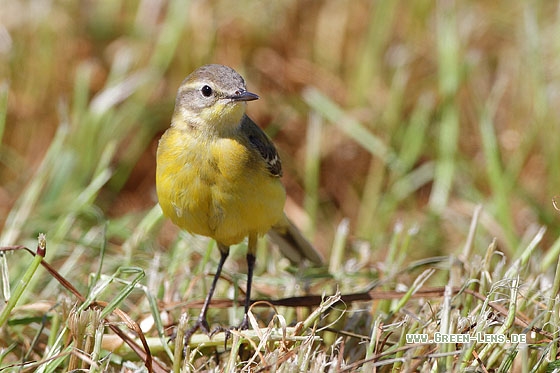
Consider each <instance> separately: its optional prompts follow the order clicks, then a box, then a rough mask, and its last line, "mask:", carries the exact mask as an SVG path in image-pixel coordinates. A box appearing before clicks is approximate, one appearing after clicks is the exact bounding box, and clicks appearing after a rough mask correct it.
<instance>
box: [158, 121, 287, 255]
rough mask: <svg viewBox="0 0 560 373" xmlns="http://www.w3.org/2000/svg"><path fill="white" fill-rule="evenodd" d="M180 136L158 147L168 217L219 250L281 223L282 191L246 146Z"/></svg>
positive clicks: (172, 134) (175, 133) (172, 132)
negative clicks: (208, 239) (213, 242)
mask: <svg viewBox="0 0 560 373" xmlns="http://www.w3.org/2000/svg"><path fill="white" fill-rule="evenodd" d="M184 131H186V130H181V129H177V128H174V127H171V128H170V129H169V130H168V131H167V132H166V133H165V134H164V135H163V136H162V138H161V140H160V142H159V146H158V153H157V174H156V188H157V195H158V199H159V203H160V205H161V208H162V210H163V212H164V214H165V215H166V216H167V217H169V218H170V219H171V220H172V221H173V222H174V223H175V224H177V225H178V226H179V227H181V228H182V229H185V230H187V231H189V232H191V233H194V234H200V235H204V236H208V237H211V238H214V239H215V240H217V241H218V242H220V243H222V244H224V245H232V244H235V243H239V242H240V241H241V240H243V238H244V237H246V236H247V235H249V234H250V233H257V234H264V233H266V232H267V231H268V230H269V229H270V228H271V226H272V225H274V224H276V223H278V222H279V221H280V220H281V219H282V218H283V209H284V202H285V199H286V195H285V191H284V187H283V186H282V183H281V182H280V179H279V178H277V177H272V176H270V175H269V173H268V172H267V171H266V167H265V164H264V162H263V160H262V159H260V155H259V154H258V153H256V152H254V151H251V149H250V148H248V146H250V145H248V144H244V143H243V141H242V140H240V139H235V138H206V139H204V140H202V139H201V138H197V137H191V136H185V132H184Z"/></svg>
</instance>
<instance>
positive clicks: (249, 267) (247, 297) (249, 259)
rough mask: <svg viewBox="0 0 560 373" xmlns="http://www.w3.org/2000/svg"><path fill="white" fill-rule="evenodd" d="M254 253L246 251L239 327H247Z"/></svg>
mask: <svg viewBox="0 0 560 373" xmlns="http://www.w3.org/2000/svg"><path fill="white" fill-rule="evenodd" d="M255 261H256V258H255V255H253V254H251V253H247V292H246V293H245V314H244V315H243V321H242V322H241V324H240V325H239V329H241V330H243V329H247V328H249V317H248V316H247V313H248V312H249V306H250V305H251V288H252V286H253V270H254V269H255Z"/></svg>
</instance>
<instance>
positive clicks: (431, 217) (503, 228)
mask: <svg viewBox="0 0 560 373" xmlns="http://www.w3.org/2000/svg"><path fill="white" fill-rule="evenodd" d="M559 16H560V13H559V7H558V4H557V3H556V2H538V1H529V2H511V1H492V2H485V1H468V2H462V1H451V0H439V1H427V0H411V1H393V0H379V1H360V0H332V1H327V0H325V1H316V0H303V1H302V0H297V1H296V0H283V1H249V0H236V1H229V0H213V1H200V0H198V1H197V0H195V1H184V0H169V1H165V0H143V1H130V0H111V1H86V0H83V1H69V0H59V1H47V0H35V1H23V0H22V1H14V0H4V1H2V4H1V6H0V77H1V82H0V110H1V113H2V115H0V118H1V122H0V138H1V141H2V142H1V148H0V226H3V228H2V235H1V236H0V237H1V241H0V243H1V244H2V245H14V244H25V245H29V246H30V247H34V246H35V244H34V242H35V238H36V236H37V233H38V232H46V233H47V238H48V240H49V241H48V242H50V243H51V245H52V247H53V248H52V250H51V251H50V254H49V255H50V256H49V257H48V258H50V260H52V261H54V262H56V261H57V260H59V261H60V263H59V264H61V263H62V262H64V263H66V265H67V266H68V268H72V265H75V263H76V262H79V263H83V265H84V268H83V269H84V270H85V271H88V270H94V268H95V265H96V264H95V263H96V254H97V249H98V247H100V246H102V245H103V242H108V243H109V249H110V250H109V251H110V252H112V253H113V254H114V255H115V256H114V257H115V258H119V257H122V253H123V252H126V255H127V256H126V258H128V261H130V260H131V258H132V256H133V255H138V256H136V257H135V260H140V262H139V263H140V265H141V266H144V264H145V263H143V262H142V261H141V260H142V258H145V260H147V261H148V260H150V259H151V258H152V256H153V255H154V253H157V252H158V251H159V250H163V249H164V248H165V247H167V246H168V245H171V244H173V243H175V244H177V234H178V232H177V229H176V228H174V227H173V226H172V225H171V224H170V223H169V222H165V221H163V220H162V219H159V218H158V219H159V220H158V219H156V220H157V222H155V223H154V224H153V225H149V229H148V228H146V230H144V231H141V228H142V227H143V226H142V225H139V224H141V222H146V215H147V214H148V213H149V212H150V211H152V210H151V209H152V207H153V206H154V205H155V204H156V203H157V200H156V196H155V185H154V174H155V150H156V147H157V141H158V138H159V136H160V135H161V134H162V133H163V131H164V130H165V129H166V128H167V127H168V125H169V121H170V117H171V114H172V111H173V105H174V99H175V92H176V90H177V88H178V87H179V85H180V83H181V81H182V80H183V79H184V77H185V76H186V75H188V74H189V73H190V72H191V71H193V70H194V69H195V68H197V67H198V66H200V65H203V64H206V63H221V64H226V65H228V66H231V67H233V68H234V69H236V70H237V71H239V72H240V73H241V74H242V75H243V76H244V77H245V79H246V81H247V85H248V88H249V90H251V91H253V92H255V93H257V94H258V95H259V96H260V97H261V99H260V100H258V101H255V102H251V103H250V104H249V106H248V112H249V115H250V116H251V117H252V118H253V119H254V120H255V122H256V123H258V124H259V125H260V126H261V127H262V128H263V129H265V130H266V132H267V133H268V134H269V135H270V136H271V137H272V138H273V139H274V141H275V143H276V145H277V147H278V148H279V151H280V154H281V156H282V159H283V164H284V169H285V171H284V175H285V176H284V178H283V181H284V184H285V185H286V188H287V191H288V194H289V201H288V203H287V207H286V210H287V213H288V215H289V216H291V217H292V218H293V219H294V220H295V221H296V222H297V225H299V226H300V227H301V228H302V229H303V230H304V231H305V232H306V234H307V235H308V236H309V237H310V238H311V239H312V240H313V242H314V243H315V244H316V245H317V247H318V248H319V250H321V251H322V252H323V253H324V254H325V256H326V257H329V255H330V254H331V249H332V245H333V237H334V235H335V232H336V230H337V227H339V224H340V223H341V221H343V219H344V218H348V219H349V235H348V237H349V239H348V241H347V244H346V245H345V247H346V249H345V251H344V255H345V256H346V257H345V258H343V259H344V260H349V259H351V258H354V259H355V260H357V261H359V262H360V263H365V264H364V265H370V264H372V263H375V262H376V261H377V260H379V259H380V258H383V256H384V255H385V253H386V251H387V247H388V246H389V245H390V244H391V242H392V240H395V239H403V238H402V237H403V236H402V232H406V234H404V235H405V236H406V237H408V239H409V241H408V242H409V245H410V246H411V248H412V249H413V250H411V251H410V252H409V253H411V254H410V257H411V258H417V259H418V258H422V257H425V256H428V255H429V256H433V255H438V254H443V253H447V252H449V251H453V250H456V249H457V248H458V247H461V246H462V245H463V242H464V240H465V238H466V236H467V232H468V227H469V224H470V221H471V218H472V215H473V211H474V210H475V206H476V205H478V204H482V206H483V213H482V215H481V229H480V230H479V235H478V236H477V240H479V241H477V242H478V243H479V245H480V246H479V247H481V248H482V249H481V250H483V249H484V247H486V246H487V245H488V243H489V241H490V240H491V238H493V237H496V238H497V239H498V244H499V247H500V249H501V250H502V251H504V252H509V253H514V252H516V250H517V249H518V247H519V246H520V244H521V243H523V241H524V240H526V237H531V236H532V234H534V232H535V229H536V227H537V226H539V225H545V226H546V227H547V228H548V230H547V233H546V236H545V240H544V241H543V242H544V243H546V242H551V241H552V240H554V239H555V238H556V236H557V235H558V225H557V222H558V212H557V211H556V210H555V209H554V207H553V204H552V202H551V201H552V198H553V197H554V196H555V194H560V193H559V187H560V172H559V171H558V162H559V161H560V146H559V143H560V142H559V141H558V140H559V134H560V131H559V123H560V121H559V119H560V112H559V110H560V105H559V102H560V101H559V100H560V84H559V83H560V80H559V79H560V37H559V35H560V20H559ZM152 212H153V211H152ZM156 215H157V214H156ZM343 227H344V225H343ZM399 235H401V236H399ZM99 237H102V238H99ZM131 237H132V238H131ZM399 237H400V238H399ZM127 245H128V246H127ZM131 245H132V246H131ZM127 250H128V251H127ZM69 253H72V254H76V253H79V255H78V254H76V255H78V257H79V258H80V259H76V261H74V262H72V263H73V264H72V263H68V262H67V261H65V260H66V259H63V258H67V256H68V255H69ZM138 253H140V254H138ZM84 259H87V260H84ZM407 259H410V258H407ZM126 262H127V260H124V259H123V262H122V263H126ZM137 263H138V262H137ZM115 265H117V264H115ZM90 266H91V267H90ZM146 266H147V265H146ZM69 272H70V271H69Z"/></svg>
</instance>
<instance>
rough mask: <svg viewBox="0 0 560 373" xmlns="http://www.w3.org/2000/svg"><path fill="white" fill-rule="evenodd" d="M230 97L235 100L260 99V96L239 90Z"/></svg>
mask: <svg viewBox="0 0 560 373" xmlns="http://www.w3.org/2000/svg"><path fill="white" fill-rule="evenodd" d="M230 98H231V99H232V100H233V101H253V100H258V99H259V96H257V95H256V94H254V93H251V92H248V91H237V92H235V94H234V95H232V96H231V97H230Z"/></svg>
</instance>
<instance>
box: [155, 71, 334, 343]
mask: <svg viewBox="0 0 560 373" xmlns="http://www.w3.org/2000/svg"><path fill="white" fill-rule="evenodd" d="M258 98H259V96H258V95H256V94H255V93H252V92H249V91H247V88H246V84H245V80H244V79H243V77H241V75H239V74H238V73H237V72H236V71H235V70H234V69H232V68H231V67H228V66H224V65H218V64H209V65H204V66H201V67H199V68H198V69H196V70H195V71H193V72H192V73H191V74H190V75H188V76H187V77H186V78H185V80H184V81H183V82H182V83H181V85H180V87H179V89H178V91H177V97H176V100H175V109H174V112H173V116H172V119H171V125H170V127H169V128H168V129H167V130H166V131H165V133H164V134H163V135H162V137H161V138H160V140H159V143H158V149H157V166H156V193H157V197H158V201H159V204H160V206H161V209H162V211H163V214H164V215H165V216H166V217H168V218H169V219H170V220H171V221H172V222H173V223H174V224H175V225H177V226H178V227H180V228H181V229H183V230H185V231H187V232H189V233H191V234H196V235H202V236H207V237H210V238H212V239H214V240H215V241H216V243H217V247H218V249H219V252H220V260H219V262H218V267H217V269H216V273H215V275H214V278H213V281H212V284H211V286H210V288H209V291H208V294H207V296H206V298H205V301H204V304H203V306H202V308H201V311H200V314H199V316H198V318H197V320H196V322H195V324H194V325H193V326H192V327H191V328H190V329H189V330H187V332H186V333H185V341H188V339H189V338H190V337H191V336H192V335H193V334H194V333H195V332H196V331H197V330H201V331H202V332H204V333H206V334H208V335H212V334H213V333H212V332H211V331H210V326H209V324H208V321H207V312H208V308H209V306H210V303H211V300H212V296H213V293H214V290H215V288H216V284H217V281H218V279H219V277H220V273H221V271H222V267H223V265H224V263H225V261H226V259H227V257H228V255H229V250H230V246H231V245H234V244H238V243H240V242H242V241H243V240H244V239H245V238H247V255H246V260H247V291H246V293H245V294H246V297H245V303H244V316H243V320H242V322H241V324H240V325H239V326H238V328H239V329H247V328H248V325H249V322H248V316H247V314H248V310H249V306H250V302H251V300H250V297H251V287H252V282H253V270H254V267H255V261H256V257H255V254H256V247H257V240H258V238H259V236H262V235H264V234H266V233H267V232H269V236H270V237H271V238H272V240H274V241H275V242H276V243H278V246H279V248H280V250H281V252H282V253H283V254H284V255H285V256H286V257H287V258H288V259H290V260H291V261H292V262H295V263H300V262H302V261H303V260H304V259H307V260H309V261H310V262H311V263H314V264H321V263H322V262H323V257H322V255H321V254H320V253H319V252H317V251H316V250H315V248H313V246H312V245H311V244H310V243H309V242H308V241H307V240H306V239H305V238H304V237H303V235H302V234H301V233H300V232H299V231H298V230H297V228H296V226H295V225H294V224H293V223H292V222H291V221H290V220H289V219H288V218H287V217H286V215H285V213H284V204H285V201H286V192H285V189H284V186H283V184H282V182H281V180H280V178H281V176H282V162H281V160H280V157H279V155H278V152H277V150H276V147H275V146H274V144H273V142H272V141H271V139H270V138H269V137H268V136H267V135H266V134H265V133H264V132H263V130H261V128H260V127H259V126H258V125H256V124H255V122H253V121H252V120H251V119H250V118H249V117H248V116H247V114H246V106H247V102H248V101H254V100H257V99H258ZM185 343H186V342H185Z"/></svg>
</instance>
